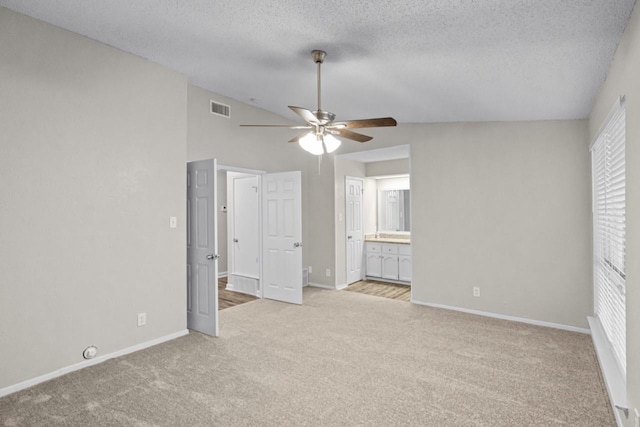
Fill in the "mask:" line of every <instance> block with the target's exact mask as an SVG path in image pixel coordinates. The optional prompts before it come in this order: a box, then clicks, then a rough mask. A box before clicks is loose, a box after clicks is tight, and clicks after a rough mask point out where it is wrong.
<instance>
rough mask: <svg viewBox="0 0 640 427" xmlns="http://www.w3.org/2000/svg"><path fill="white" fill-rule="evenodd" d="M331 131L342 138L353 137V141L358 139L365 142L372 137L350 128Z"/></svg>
mask: <svg viewBox="0 0 640 427" xmlns="http://www.w3.org/2000/svg"><path fill="white" fill-rule="evenodd" d="M331 133H333V134H334V135H338V136H341V137H343V138H347V139H353V140H354V141H358V142H367V141H371V140H372V139H373V137H372V136H368V135H363V134H361V133H356V132H351V131H350V130H347V129H337V130H336V131H333V132H331Z"/></svg>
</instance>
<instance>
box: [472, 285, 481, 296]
mask: <svg viewBox="0 0 640 427" xmlns="http://www.w3.org/2000/svg"><path fill="white" fill-rule="evenodd" d="M473 296H474V297H479V296H480V288H479V287H477V286H474V287H473Z"/></svg>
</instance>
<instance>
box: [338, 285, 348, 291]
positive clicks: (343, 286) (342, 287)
mask: <svg viewBox="0 0 640 427" xmlns="http://www.w3.org/2000/svg"><path fill="white" fill-rule="evenodd" d="M347 286H349V285H348V284H346V283H343V284H342V285H336V289H337V290H339V291H341V290H343V289H345V288H346V287H347Z"/></svg>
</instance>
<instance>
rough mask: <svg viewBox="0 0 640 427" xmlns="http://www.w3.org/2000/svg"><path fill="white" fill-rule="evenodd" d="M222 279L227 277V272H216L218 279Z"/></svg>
mask: <svg viewBox="0 0 640 427" xmlns="http://www.w3.org/2000/svg"><path fill="white" fill-rule="evenodd" d="M222 277H227V272H226V271H219V272H218V279H220V278H222Z"/></svg>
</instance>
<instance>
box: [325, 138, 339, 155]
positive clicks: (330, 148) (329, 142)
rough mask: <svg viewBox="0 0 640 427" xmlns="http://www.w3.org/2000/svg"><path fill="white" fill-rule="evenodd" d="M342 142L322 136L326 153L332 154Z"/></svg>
mask: <svg viewBox="0 0 640 427" xmlns="http://www.w3.org/2000/svg"><path fill="white" fill-rule="evenodd" d="M340 144H342V141H340V140H339V139H338V138H336V137H335V136H333V135H325V136H324V146H325V147H326V148H327V153H333V152H334V151H336V150H337V149H338V147H340Z"/></svg>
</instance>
